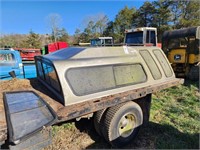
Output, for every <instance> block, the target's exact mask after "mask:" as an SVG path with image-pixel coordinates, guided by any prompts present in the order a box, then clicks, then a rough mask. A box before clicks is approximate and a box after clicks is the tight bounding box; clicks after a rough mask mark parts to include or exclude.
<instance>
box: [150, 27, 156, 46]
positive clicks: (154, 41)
mask: <svg viewBox="0 0 200 150" xmlns="http://www.w3.org/2000/svg"><path fill="white" fill-rule="evenodd" d="M150 33H151V35H150V37H151V41H150V43H152V44H153V45H154V46H156V34H155V31H151V32H150Z"/></svg>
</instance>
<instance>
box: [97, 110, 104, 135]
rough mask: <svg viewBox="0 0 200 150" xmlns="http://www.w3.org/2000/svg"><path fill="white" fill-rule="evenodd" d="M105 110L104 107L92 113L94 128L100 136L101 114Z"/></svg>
mask: <svg viewBox="0 0 200 150" xmlns="http://www.w3.org/2000/svg"><path fill="white" fill-rule="evenodd" d="M105 110H106V109H102V110H99V111H97V112H95V114H94V128H95V130H96V132H97V133H98V134H99V135H100V136H102V133H101V129H100V127H101V124H102V116H103V114H104V112H105Z"/></svg>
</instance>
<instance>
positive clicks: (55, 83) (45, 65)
mask: <svg viewBox="0 0 200 150" xmlns="http://www.w3.org/2000/svg"><path fill="white" fill-rule="evenodd" d="M36 65H37V72H38V78H40V79H41V80H43V81H45V83H47V84H48V85H49V86H50V87H51V88H53V89H54V90H56V91H57V92H59V93H61V87H60V83H59V79H58V76H57V73H56V71H55V68H54V66H53V65H52V64H51V63H50V62H48V61H44V60H42V61H41V60H39V59H37V61H36Z"/></svg>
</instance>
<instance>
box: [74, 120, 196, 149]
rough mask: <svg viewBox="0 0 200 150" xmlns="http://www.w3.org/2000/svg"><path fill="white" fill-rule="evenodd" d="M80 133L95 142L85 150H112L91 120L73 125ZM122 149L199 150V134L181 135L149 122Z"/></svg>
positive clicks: (171, 128)
mask: <svg viewBox="0 0 200 150" xmlns="http://www.w3.org/2000/svg"><path fill="white" fill-rule="evenodd" d="M75 126H76V128H77V129H79V130H80V132H86V133H87V134H89V135H90V137H91V138H92V139H93V140H94V141H95V142H94V143H93V144H92V145H89V146H88V147H87V148H86V149H114V148H113V147H112V146H110V145H109V144H108V143H107V142H106V141H105V140H104V138H103V137H101V136H99V135H98V134H97V133H96V132H95V129H94V127H93V120H87V119H82V120H80V121H79V122H76V123H75ZM123 148H124V149H199V133H196V134H188V133H182V132H180V131H179V130H177V129H176V128H175V127H173V126H170V125H166V124H165V125H160V124H157V123H154V122H149V124H148V125H147V126H145V127H142V128H141V130H140V132H139V134H138V136H137V137H136V138H135V139H133V141H132V142H130V144H128V145H126V146H125V147H123Z"/></svg>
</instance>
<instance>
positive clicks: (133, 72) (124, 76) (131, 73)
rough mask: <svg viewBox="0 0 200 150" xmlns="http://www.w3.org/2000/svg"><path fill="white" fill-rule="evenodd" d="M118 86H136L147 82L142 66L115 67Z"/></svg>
mask: <svg viewBox="0 0 200 150" xmlns="http://www.w3.org/2000/svg"><path fill="white" fill-rule="evenodd" d="M114 75H115V79H116V85H117V86H121V85H126V84H135V83H140V82H144V81H146V75H145V73H144V70H143V68H142V66H141V65H139V64H135V65H122V66H114Z"/></svg>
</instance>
